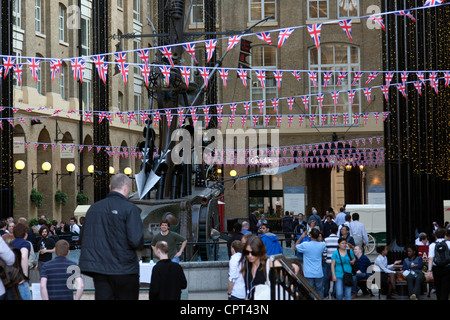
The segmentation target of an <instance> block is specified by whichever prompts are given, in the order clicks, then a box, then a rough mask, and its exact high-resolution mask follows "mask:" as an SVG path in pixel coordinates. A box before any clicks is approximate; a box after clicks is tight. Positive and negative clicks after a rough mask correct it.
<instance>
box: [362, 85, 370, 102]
mask: <svg viewBox="0 0 450 320" xmlns="http://www.w3.org/2000/svg"><path fill="white" fill-rule="evenodd" d="M363 91H364V95H365V96H366V98H367V102H368V103H370V96H371V93H372V88H364V89H363Z"/></svg>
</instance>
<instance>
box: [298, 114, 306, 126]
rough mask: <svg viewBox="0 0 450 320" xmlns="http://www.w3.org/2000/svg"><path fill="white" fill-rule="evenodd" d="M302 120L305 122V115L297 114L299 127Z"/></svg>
mask: <svg viewBox="0 0 450 320" xmlns="http://www.w3.org/2000/svg"><path fill="white" fill-rule="evenodd" d="M303 120H305V115H304V114H299V115H298V126H299V127H301V126H302V125H303Z"/></svg>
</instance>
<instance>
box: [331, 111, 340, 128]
mask: <svg viewBox="0 0 450 320" xmlns="http://www.w3.org/2000/svg"><path fill="white" fill-rule="evenodd" d="M337 119H338V115H337V114H335V113H334V114H333V115H332V116H331V120H333V126H334V127H335V126H336V122H337Z"/></svg>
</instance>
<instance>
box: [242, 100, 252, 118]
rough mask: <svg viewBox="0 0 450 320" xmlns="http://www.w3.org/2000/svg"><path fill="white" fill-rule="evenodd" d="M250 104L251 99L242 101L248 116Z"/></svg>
mask: <svg viewBox="0 0 450 320" xmlns="http://www.w3.org/2000/svg"><path fill="white" fill-rule="evenodd" d="M251 106H252V103H251V101H246V102H244V110H245V115H246V116H248V113H249V111H250V107H251Z"/></svg>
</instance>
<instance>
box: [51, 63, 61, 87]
mask: <svg viewBox="0 0 450 320" xmlns="http://www.w3.org/2000/svg"><path fill="white" fill-rule="evenodd" d="M61 67H62V60H61V59H51V60H50V72H51V74H52V82H53V81H54V80H55V76H56V73H57V72H59V76H60V77H61Z"/></svg>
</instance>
